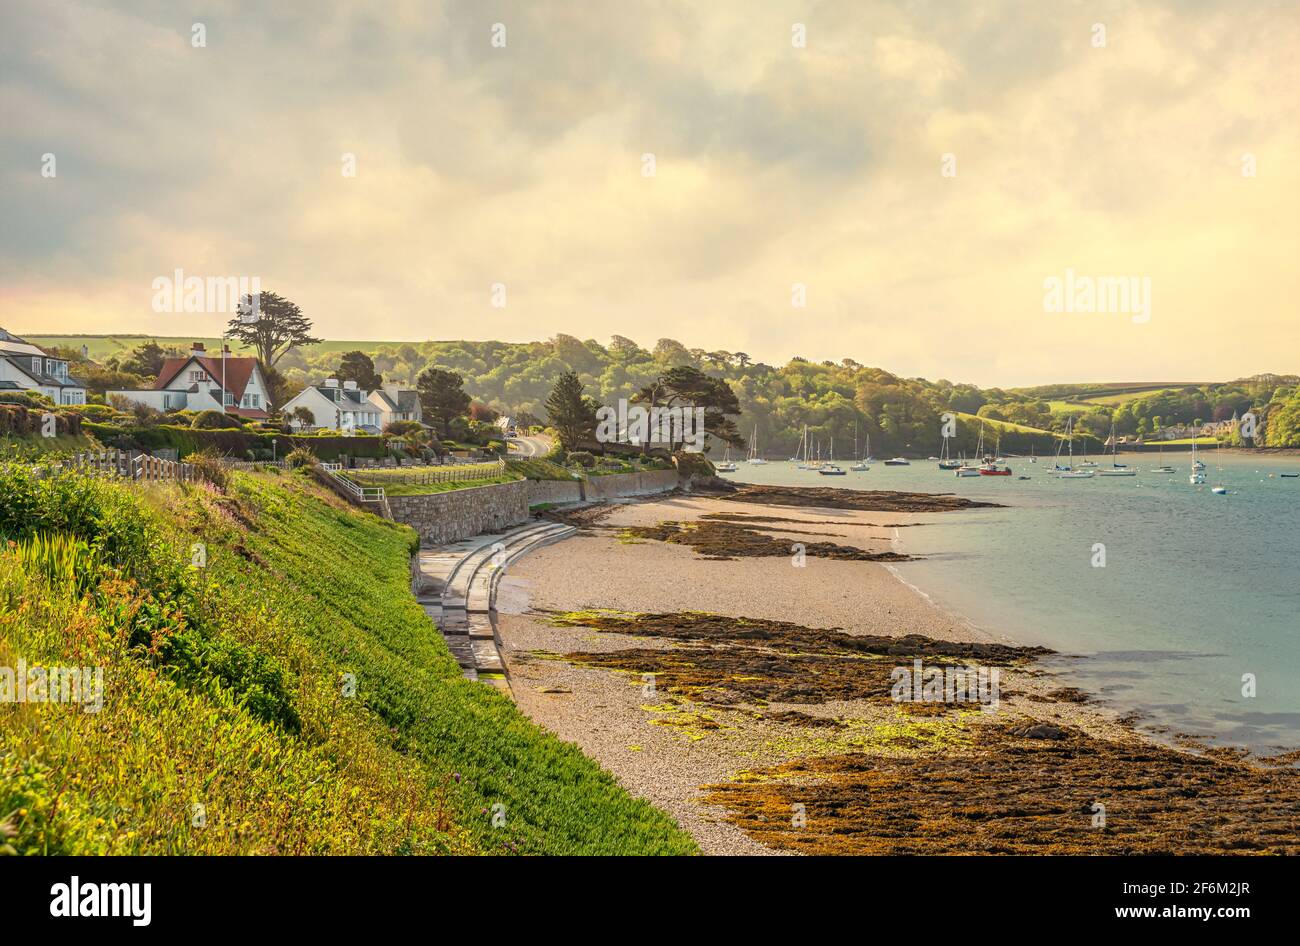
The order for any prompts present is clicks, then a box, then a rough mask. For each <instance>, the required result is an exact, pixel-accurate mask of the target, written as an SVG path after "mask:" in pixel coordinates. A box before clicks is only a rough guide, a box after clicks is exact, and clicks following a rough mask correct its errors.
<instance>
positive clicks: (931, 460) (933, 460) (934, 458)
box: [926, 457, 939, 463]
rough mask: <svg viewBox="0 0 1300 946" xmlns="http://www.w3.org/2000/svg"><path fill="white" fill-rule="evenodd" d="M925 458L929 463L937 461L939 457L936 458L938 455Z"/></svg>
mask: <svg viewBox="0 0 1300 946" xmlns="http://www.w3.org/2000/svg"><path fill="white" fill-rule="evenodd" d="M926 459H927V460H929V461H930V462H931V463H935V462H937V461H938V459H939V458H938V457H926Z"/></svg>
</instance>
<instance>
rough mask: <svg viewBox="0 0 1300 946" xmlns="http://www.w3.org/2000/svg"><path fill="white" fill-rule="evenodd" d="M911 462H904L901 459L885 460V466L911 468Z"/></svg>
mask: <svg viewBox="0 0 1300 946" xmlns="http://www.w3.org/2000/svg"><path fill="white" fill-rule="evenodd" d="M911 465H912V461H911V460H904V459H903V458H902V457H894V459H892V460H886V461H885V466H911Z"/></svg>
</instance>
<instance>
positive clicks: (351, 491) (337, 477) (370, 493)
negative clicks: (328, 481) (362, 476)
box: [321, 463, 388, 506]
mask: <svg viewBox="0 0 1300 946" xmlns="http://www.w3.org/2000/svg"><path fill="white" fill-rule="evenodd" d="M321 469H323V470H324V471H325V472H326V473H327V474H329V476H330V477H332V478H333V480H334V482H336V483H338V484H339V486H341V487H342V488H343V491H344V492H346V493H347V494H348V495H350V496H351V497H352V498H353V499H355V500H356V501H357V502H359V503H379V504H380V505H381V506H387V503H388V500H387V499H386V498H385V496H384V488H383V487H382V486H362V485H361V484H359V483H354V482H353V481H352V480H350V479H348V478H347V477H346V476H344V475H343V472H342V470H341V469H340V466H339V464H337V463H322V464H321Z"/></svg>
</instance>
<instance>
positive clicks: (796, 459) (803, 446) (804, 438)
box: [790, 424, 812, 470]
mask: <svg viewBox="0 0 1300 946" xmlns="http://www.w3.org/2000/svg"><path fill="white" fill-rule="evenodd" d="M811 459H812V458H811V457H809V455H808V425H807V424H804V425H803V433H802V434H800V435H799V449H798V450H796V451H795V453H794V456H792V457H791V458H790V462H791V463H793V464H795V466H796V467H797V468H798V469H800V470H808V469H811V466H809V461H810V460H811Z"/></svg>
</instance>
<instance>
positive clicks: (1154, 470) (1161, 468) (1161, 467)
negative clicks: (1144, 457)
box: [1151, 444, 1177, 473]
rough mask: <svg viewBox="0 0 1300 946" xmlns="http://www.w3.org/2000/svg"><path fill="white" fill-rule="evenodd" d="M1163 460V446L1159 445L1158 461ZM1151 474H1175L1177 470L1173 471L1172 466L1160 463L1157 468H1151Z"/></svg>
mask: <svg viewBox="0 0 1300 946" xmlns="http://www.w3.org/2000/svg"><path fill="white" fill-rule="evenodd" d="M1164 458H1165V445H1164V444H1161V445H1160V459H1161V460H1162V461H1163V460H1164ZM1151 472H1152V473H1176V472H1177V470H1175V469H1174V468H1173V467H1172V466H1170V465H1169V464H1167V463H1163V462H1162V463H1161V464H1160V465H1159V466H1157V467H1152V469H1151Z"/></svg>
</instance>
